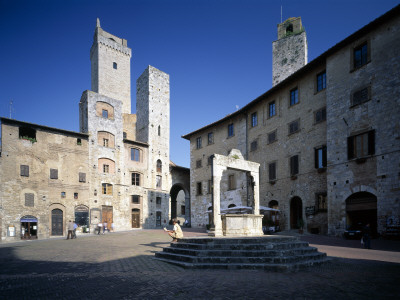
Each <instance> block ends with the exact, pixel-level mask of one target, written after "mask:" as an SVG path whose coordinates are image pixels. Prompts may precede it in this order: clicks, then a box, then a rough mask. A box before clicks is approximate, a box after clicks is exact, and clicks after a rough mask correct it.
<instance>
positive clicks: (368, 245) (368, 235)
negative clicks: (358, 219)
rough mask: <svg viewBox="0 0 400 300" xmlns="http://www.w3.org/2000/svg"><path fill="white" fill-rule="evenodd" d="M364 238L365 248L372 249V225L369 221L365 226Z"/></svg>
mask: <svg viewBox="0 0 400 300" xmlns="http://www.w3.org/2000/svg"><path fill="white" fill-rule="evenodd" d="M363 240H364V248H365V249H371V227H370V224H369V223H368V224H367V225H365V226H364V228H363Z"/></svg>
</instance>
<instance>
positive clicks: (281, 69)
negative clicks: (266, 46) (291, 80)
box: [272, 17, 308, 86]
mask: <svg viewBox="0 0 400 300" xmlns="http://www.w3.org/2000/svg"><path fill="white" fill-rule="evenodd" d="M307 61H308V46H307V36H306V32H305V30H304V27H303V25H302V24H301V18H300V17H298V18H289V19H287V20H286V21H285V22H283V23H281V24H278V40H276V41H274V42H273V43H272V85H273V86H275V85H276V84H278V83H279V82H281V81H283V80H284V79H286V78H287V77H289V76H290V75H291V74H293V73H294V72H296V71H297V70H299V69H300V68H302V67H303V66H304V65H306V64H307Z"/></svg>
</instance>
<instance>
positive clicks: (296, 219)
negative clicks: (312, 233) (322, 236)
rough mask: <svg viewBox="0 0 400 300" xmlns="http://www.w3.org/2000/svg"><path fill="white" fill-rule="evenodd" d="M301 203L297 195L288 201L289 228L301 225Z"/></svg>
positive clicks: (297, 227) (296, 227)
mask: <svg viewBox="0 0 400 300" xmlns="http://www.w3.org/2000/svg"><path fill="white" fill-rule="evenodd" d="M302 223H303V203H302V201H301V199H300V198H299V197H293V198H292V200H291V201H290V228H291V229H299V228H300V227H302V226H303V224H302Z"/></svg>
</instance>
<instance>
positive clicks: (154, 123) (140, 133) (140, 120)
mask: <svg viewBox="0 0 400 300" xmlns="http://www.w3.org/2000/svg"><path fill="white" fill-rule="evenodd" d="M136 89H137V91H136V115H137V123H136V139H137V140H138V141H141V142H145V143H148V144H149V145H150V149H149V160H148V162H149V169H150V170H156V172H155V173H154V174H152V188H156V187H157V181H158V180H159V179H160V178H159V177H157V176H162V177H161V180H162V188H161V187H159V186H158V189H163V190H165V189H167V187H168V186H169V180H170V179H169V178H168V173H169V133H170V127H169V120H170V117H169V116H170V112H169V75H168V74H166V73H164V72H162V71H160V70H158V69H156V68H154V67H152V66H148V67H147V69H146V70H145V71H144V72H143V74H142V75H140V77H139V78H138V80H137V83H136ZM159 163H161V170H160V168H159V165H158V164H159Z"/></svg>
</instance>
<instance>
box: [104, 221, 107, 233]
mask: <svg viewBox="0 0 400 300" xmlns="http://www.w3.org/2000/svg"><path fill="white" fill-rule="evenodd" d="M106 229H107V222H104V224H103V234H106Z"/></svg>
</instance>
